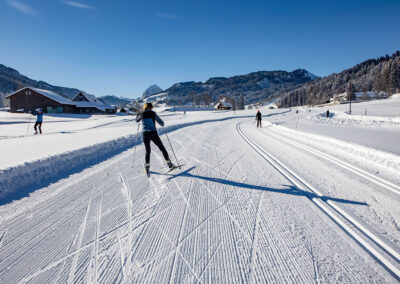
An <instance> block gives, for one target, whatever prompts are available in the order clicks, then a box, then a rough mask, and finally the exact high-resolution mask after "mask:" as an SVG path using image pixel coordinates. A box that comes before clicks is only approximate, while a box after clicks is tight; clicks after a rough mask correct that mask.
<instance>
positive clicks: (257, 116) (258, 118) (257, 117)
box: [256, 111, 261, 128]
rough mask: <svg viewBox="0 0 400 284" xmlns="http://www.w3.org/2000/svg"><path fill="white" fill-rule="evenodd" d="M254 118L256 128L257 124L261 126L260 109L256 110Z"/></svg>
mask: <svg viewBox="0 0 400 284" xmlns="http://www.w3.org/2000/svg"><path fill="white" fill-rule="evenodd" d="M256 120H257V128H258V126H260V127H261V112H260V111H258V112H257V114H256Z"/></svg>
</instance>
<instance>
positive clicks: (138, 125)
mask: <svg viewBox="0 0 400 284" xmlns="http://www.w3.org/2000/svg"><path fill="white" fill-rule="evenodd" d="M139 127H140V124H139V123H138V124H137V130H136V142H135V146H134V149H133V157H132V168H133V162H134V161H135V154H136V146H137V143H138V137H139Z"/></svg>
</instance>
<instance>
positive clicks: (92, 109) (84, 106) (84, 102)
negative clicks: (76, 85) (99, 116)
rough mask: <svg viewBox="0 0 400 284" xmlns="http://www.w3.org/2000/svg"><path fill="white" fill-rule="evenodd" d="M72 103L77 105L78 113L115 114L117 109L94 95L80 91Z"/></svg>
mask: <svg viewBox="0 0 400 284" xmlns="http://www.w3.org/2000/svg"><path fill="white" fill-rule="evenodd" d="M72 101H73V102H74V103H75V104H76V112H77V113H115V111H116V110H115V108H114V107H112V106H110V105H108V104H105V103H103V102H102V101H100V100H99V99H98V98H96V97H95V96H94V95H90V94H87V93H85V92H82V91H80V92H79V93H77V94H76V95H75V97H74V98H73V99H72Z"/></svg>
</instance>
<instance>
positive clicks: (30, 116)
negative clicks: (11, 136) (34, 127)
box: [26, 114, 32, 135]
mask: <svg viewBox="0 0 400 284" xmlns="http://www.w3.org/2000/svg"><path fill="white" fill-rule="evenodd" d="M31 118H32V115H31V114H29V122H28V128H27V129H26V135H28V131H29V125H30V124H31Z"/></svg>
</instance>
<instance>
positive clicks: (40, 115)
mask: <svg viewBox="0 0 400 284" xmlns="http://www.w3.org/2000/svg"><path fill="white" fill-rule="evenodd" d="M32 115H36V123H35V126H34V127H33V128H34V129H35V134H38V131H37V127H38V126H39V132H40V134H42V122H43V112H42V109H41V108H38V109H36V110H35V111H34V112H32Z"/></svg>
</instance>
